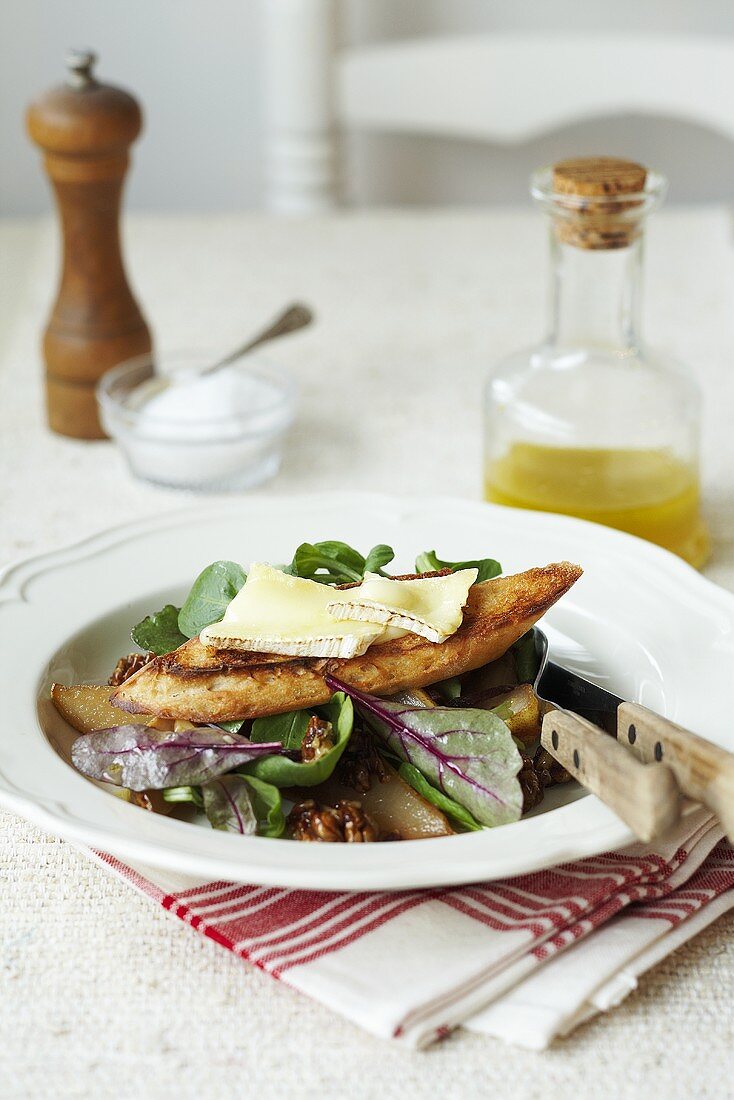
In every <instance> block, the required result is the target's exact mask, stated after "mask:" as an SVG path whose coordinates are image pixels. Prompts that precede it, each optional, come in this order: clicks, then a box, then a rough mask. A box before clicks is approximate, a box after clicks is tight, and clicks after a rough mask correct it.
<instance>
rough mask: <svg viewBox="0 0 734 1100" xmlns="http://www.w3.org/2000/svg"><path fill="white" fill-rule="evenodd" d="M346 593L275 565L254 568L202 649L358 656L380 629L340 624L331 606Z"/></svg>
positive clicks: (203, 634)
mask: <svg viewBox="0 0 734 1100" xmlns="http://www.w3.org/2000/svg"><path fill="white" fill-rule="evenodd" d="M341 595H343V596H344V597H345V598H346V597H347V596H349V595H351V593H350V592H349V591H348V590H347V591H346V592H344V593H340V592H338V591H336V590H335V589H333V588H329V587H328V586H327V585H323V584H317V583H316V581H307V580H304V579H303V578H301V577H290V576H288V574H286V573H282V572H281V571H280V570H279V569H274V568H273V567H272V566H271V565H265V564H264V563H262V562H258V563H256V564H255V565H253V566H252V569H251V570H250V573H249V575H248V577H247V583H246V584H245V586H244V587H243V588H242V589H241V590H240V592H238V594H237V595H236V596H235V598H234V599H233V600H232V602H231V603H230V604H229V606H228V607H227V610H226V611H225V613H224V618H223V619H222V621H221V622H219V623H212V625H211V626H207V627H205V628H204V629H203V630H202V632H201V634H200V635H199V637H200V639H201V641H202V642H203V643H204V645H211V646H215V647H216V648H217V649H244V650H248V651H252V652H254V653H279V654H283V655H285V656H291V657H359V656H360V655H361V654H362V653H364V652H365V651H366V650H367V648H368V647H369V645H370V644H371V643H372V642H374V641H375V639H376V638H378V637H379V636H380V635H381V634H382V633H383V628H382V626H381V625H376V624H375V623H368V622H356V621H342V622H339V621H337V620H336V619H335V618H334V617H333V615H330V614H329V612H328V611H327V606H328V605H329V604H332V603H334V602H335V601H336V600H338V599H339V597H340V596H341Z"/></svg>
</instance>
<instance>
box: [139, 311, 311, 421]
mask: <svg viewBox="0 0 734 1100" xmlns="http://www.w3.org/2000/svg"><path fill="white" fill-rule="evenodd" d="M313 318H314V314H313V310H311V309H310V308H309V307H308V306H306V305H304V304H303V303H302V302H294V303H293V304H292V305H290V306H288V307H287V308H286V309H284V310H283V312H282V313H280V314H278V316H277V317H276V318H275V319H274V320H273V321H271V322H270V324H269V325H268V326H267V328H264V329H263V330H262V332H259V333H258V334H257V336H254V337H251V338H250V339H249V340H248V341H247V342H246V343H244V344H241V345H240V347H238V348H235V349H234V351H231V352H230V353H229V354H228V355H225V356H224V358H223V359H217V360H216V362H214V363H210V364H209V365H208V366H206V367H203V368H202V369H201V370H191V371H186V372H185V373H184V372H180V376H179V377H178V378H166V377H164V376H163V375H159V374H158V373H157V372H156V369H155V364H154V362H153V361H152V360H151V363H150V375H149V377H147V378H145V379H143V381H142V382H140V383H139V384H138V385H137V386H136V387H135V391H134V392H135V404H136V405H140V404H141V403H142V401H149V400H150V399H151V398H152V397H155V396H157V395H158V394H159V393H162V392H163V390H166V389H168V388H169V387H170V386H175V385H177V384H178V383H179V382H180V381H191V379H193V378H204V377H207V376H208V375H210V374H216V372H217V371H219V370H222V368H223V367H229V366H231V364H232V363H236V362H237V360H238V359H241V358H242V357H243V356H245V355H247V354H248V352H251V351H254V349H255V348H259V347H261V346H262V344H267V343H269V342H270V341H271V340H277V339H279V337H281V336H287V335H288V334H289V333H291V332H297V331H298V329H301V328H305V327H306V325H310V324H311V322H312V321H313ZM141 399H142V401H141Z"/></svg>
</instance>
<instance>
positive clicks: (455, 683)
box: [432, 676, 461, 699]
mask: <svg viewBox="0 0 734 1100" xmlns="http://www.w3.org/2000/svg"><path fill="white" fill-rule="evenodd" d="M432 687H433V688H435V690H436V691H437V692H438V694H439V695H440V696H442V698H444V699H458V698H459V697H460V695H461V680H460V679H459V677H458V676H452V677H451V678H450V679H448V680H441V681H440V683H438V684H433V685H432Z"/></svg>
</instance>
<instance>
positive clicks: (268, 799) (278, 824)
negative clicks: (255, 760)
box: [242, 775, 285, 836]
mask: <svg viewBox="0 0 734 1100" xmlns="http://www.w3.org/2000/svg"><path fill="white" fill-rule="evenodd" d="M242 778H243V779H244V781H245V783H247V785H248V787H249V788H250V801H251V802H252V808H253V810H254V811H255V817H256V818H257V831H258V835H259V836H282V835H283V832H284V830H285V814H284V813H283V803H282V800H281V797H280V791H279V790H278V788H277V787H274V786H273V784H272V783H266V782H265V781H264V780H262V779H257V778H256V777H255V776H254V775H243V776H242Z"/></svg>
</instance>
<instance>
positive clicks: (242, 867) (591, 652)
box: [0, 493, 734, 889]
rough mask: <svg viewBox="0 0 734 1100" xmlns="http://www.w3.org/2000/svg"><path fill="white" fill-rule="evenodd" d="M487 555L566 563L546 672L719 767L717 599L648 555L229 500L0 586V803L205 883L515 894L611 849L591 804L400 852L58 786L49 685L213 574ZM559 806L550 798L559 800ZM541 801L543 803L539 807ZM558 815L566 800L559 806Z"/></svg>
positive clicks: (71, 783) (395, 504) (340, 508)
mask: <svg viewBox="0 0 734 1100" xmlns="http://www.w3.org/2000/svg"><path fill="white" fill-rule="evenodd" d="M320 538H339V539H344V540H345V541H347V542H350V543H352V544H354V545H356V546H358V547H369V546H371V545H373V543H376V542H387V543H390V544H391V545H392V546H394V547H395V550H396V553H397V558H396V565H397V566H399V567H400V571H402V570H403V569H405V570H409V569H410V568H412V564H413V560H414V557H415V554H416V552H418V551H420V550H425V549H433V548H435V549H436V550H437V551H438V553H439V554H440V555H441V556H442V557H446V558H449V559H451V558H453V559H461V558H472V557H479V556H485V555H491V556H493V557H497V558H499V560H500V561H501V562H502V563H503V565H504V568H505V571H506V572H516V571H519V570H522V569H525V568H527V567H529V566H531V565H542V564H545V563H547V562H551V561H558V560H561V559H571V560H572V561H577V562H579V563H580V564H581V565H583V567H584V569H585V573H584V576H583V577H582V578H581V580H580V581H579V582H578V583H577V584H576V585H575V586H574V588H573V589H572V590H571V592H570V593H569V594H568V595H567V596H565V597H564V598H563V599H562V600H561V602H560V603H559V604H558V605H557V606H556V607H554V608H553V609H552V611H551V612H550V613H549V614H548V616H547V618H546V620H545V622H544V625H545V628H546V629H547V631H548V634H549V637H550V640H551V650H552V653H553V656H554V657H555V659H556V660H559V661H561V662H563V663H566V664H567V665H568V666H569V667H572V668H575V669H576V670H578V671H581V672H583V673H584V674H585V675H587V676H589V677H591V678H592V679H595V680H597V681H598V682H600V683H604V684H606V685H608V686H609V687H610V688H611V689H612V690H613V691H615V692H616V693H617V694H618V695H622V696H624V697H626V698H629V699H634V700H637V701H639V702H641V703H644V704H645V705H647V706H649V707H651V708H652V709H654V710H657V711H660V712H661V713H664V714H666V715H668V716H669V717H671V718H674V719H675V720H677V721H679V722H682V723H683V724H684V725H687V726H689V727H691V728H693V729H695V730H697V731H698V732H699V733H701V734H703V735H704V736H705V737H708V738H710V739H711V740H712V741H715V742H717V743H719V744H721V745H724V746H725V747H726V748H729V749H734V730H732V727H731V723H730V722H729V721H728V717H727V716H728V711H729V705H728V702H729V685H730V679H731V670H732V668H734V661H733V658H734V596H732V595H730V594H729V593H727V592H724V591H722V590H721V589H719V588H717V587H715V586H714V585H713V584H711V583H710V582H708V581H706V580H704V579H703V578H702V577H700V576H699V575H698V574H697V573H696V572H694V570H693V569H691V568H689V567H688V566H687V565H685V564H683V563H682V562H681V561H679V560H678V559H677V558H675V557H673V556H672V555H670V554H668V553H666V552H665V551H663V550H659V549H658V548H657V547H654V546H652V545H650V544H648V543H645V542H641V541H640V540H638V539H634V538H631V537H630V536H628V535H623V534H619V533H618V532H615V531H610V530H608V529H606V528H603V527H598V526H596V525H594V524H587V523H583V522H581V521H578V520H573V519H568V518H566V517H562V516H551V515H542V514H539V513H534V512H522V511H516V510H512V509H506V508H498V507H493V506H490V505H486V504H479V503H473V502H468V501H455V500H447V499H441V498H429V499H421V500H417V499H415V500H410V499H409V500H396V499H391V498H387V497H379V496H366V495H365V496H357V495H354V494H346V493H344V494H328V495H318V496H302V497H294V498H273V499H251V500H247V501H244V500H232V501H231V502H229V503H227V504H226V505H218V506H216V507H209V508H206V507H204V508H201V507H197V508H195V509H194V508H192V509H188V510H186V511H183V512H176V513H174V514H171V515H166V516H163V517H161V518H156V519H152V520H147V521H144V522H141V523H135V524H130V525H127V526H125V527H120V528H116V529H114V530H110V531H106V532H104V533H102V534H100V535H96V536H94V537H93V538H90V539H87V540H86V541H84V542H81V543H79V544H77V545H76V546H72V547H70V548H68V549H65V550H60V551H58V552H55V553H51V554H46V555H43V556H41V557H36V558H31V559H28V560H27V561H24V562H21V563H20V564H18V565H15V566H13V567H11V568H10V569H8V570H6V572H5V573H4V575H3V578H2V580H1V581H0V636H2V638H3V646H4V649H5V652H6V655H5V657H4V658H3V662H2V681H3V689H2V700H3V732H2V737H1V738H0V803H2V804H3V805H4V806H6V807H7V808H9V809H11V810H14V811H16V812H17V813H19V814H21V815H23V816H25V817H27V818H29V819H30V820H32V821H34V822H36V823H37V824H38V825H40V826H42V827H43V828H45V829H48V830H49V831H51V832H54V833H57V834H58V835H60V836H64V837H68V838H69V839H70V840H74V841H78V842H82V843H84V844H87V845H90V846H93V847H95V848H99V849H103V850H105V851H108V852H112V853H114V854H116V855H118V856H121V857H122V858H126V859H129V860H133V861H142V862H145V863H148V864H151V865H155V866H160V867H165V868H169V869H171V870H175V871H179V872H184V873H189V874H193V875H199V876H201V875H204V876H207V877H209V878H211V879H226V880H234V881H240V882H253V883H263V884H277V885H283V886H297V887H309V888H316V889H400V888H406V887H417V886H437V885H447V884H452V883H462V882H471V881H478V880H486V879H492V878H498V877H501V876H507V875H515V874H519V873H521V872H526V871H531V870H536V869H538V868H541V867H547V866H550V865H552V864H555V863H558V862H562V861H564V860H570V859H575V858H578V857H581V856H585V855H591V854H595V853H598V852H601V851H604V850H606V849H610V848H616V847H619V846H620V845H624V844H627V843H629V842H630V841H631V840H632V837H631V834H630V832H629V830H628V829H627V828H626V826H625V825H623V824H622V823H621V822H620V821H619V819H618V818H617V817H616V816H615V815H614V814H613V813H611V811H609V810H608V809H607V808H606V807H605V806H603V805H602V803H600V802H599V801H598V800H597V799H596V798H593V797H583V798H576V800H575V801H570V802H569V803H568V804H562V805H560V806H559V805H557V804H556V807H555V808H553V805H554V803H553V801H552V800H547V801H546V803H545V804H544V808H545V810H546V812H541V813H537V814H535V815H534V816H532V817H528V818H525V819H524V820H522V821H519V822H517V823H516V824H514V825H506V826H504V827H502V828H498V829H493V830H484V831H482V832H480V833H468V834H464V835H461V836H454V837H446V838H440V839H434V840H430V841H426V840H423V841H405V842H402V843H400V844H370V845H346V844H345V845H329V844H324V845H320V844H297V843H294V842H292V841H287V840H271V839H266V838H260V837H238V836H233V835H229V834H225V833H221V832H215V831H213V830H210V829H208V828H205V827H201V826H198V825H194V824H190V823H188V822H185V821H178V820H172V819H169V818H165V817H161V816H157V815H155V814H151V813H148V812H146V811H144V810H141V809H139V808H138V807H135V806H131V805H128V804H125V803H123V802H121V801H120V800H119V799H117V798H115V797H113V796H112V795H110V794H109V793H107V792H105V791H103V790H101V789H99V788H98V787H96V786H95V785H93V784H92V783H90V782H88V781H87V780H86V779H84V778H83V777H82V776H81V775H79V774H77V773H76V772H75V771H74V770H73V769H72V767H71V766H70V765H69V764H68V763H67V762H66V760H65V759H64V756H65V753H66V752H67V751H68V746H69V743H70V740H71V739H72V738H73V731H71V730H70V727H69V726H68V725H67V724H66V723H65V722H64V721H62V720H61V719H60V718H59V716H58V715H57V713H56V711H55V709H54V707H53V706H52V704H51V702H50V700H49V688H50V685H51V682H52V681H53V680H58V681H60V682H62V683H73V682H78V681H84V680H87V681H94V680H97V681H103V679H104V677H105V676H106V675H107V674H108V671H109V669H110V668H112V667H113V666H114V664H115V661H116V660H117V657H118V656H119V655H120V654H121V653H123V652H126V650H127V648H128V635H129V630H130V627H131V626H132V625H133V624H134V623H135V622H137V621H138V619H140V618H141V617H142V616H143V615H144V614H147V613H148V612H149V611H152V610H154V609H156V608H158V607H160V606H162V604H164V603H165V602H167V601H172V602H177V601H179V602H180V600H181V599H182V596H183V595H184V593H185V592H186V590H187V588H188V586H189V584H190V583H191V581H192V580H193V578H194V577H195V576H196V574H197V573H198V572H199V570H200V569H201V568H202V567H203V566H205V565H207V564H208V563H209V562H211V561H214V560H216V559H218V558H230V559H233V560H235V561H241V562H242V563H243V564H247V563H249V562H250V561H251V560H254V559H265V560H270V561H281V560H283V559H284V558H287V557H288V556H289V555H290V553H291V552H292V551H293V549H294V548H295V546H296V545H297V544H298V543H300V542H303V541H306V540H314V539H320ZM560 790H561V792H563V788H561V789H560ZM554 793H555V795H556V798H558V797H559V796H558V793H556V792H554ZM560 797H561V799H563V798H565V797H567V795H565V794H563V793H561V795H560Z"/></svg>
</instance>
